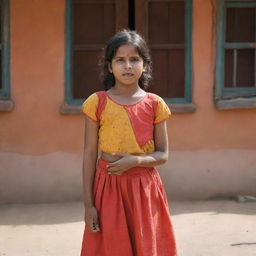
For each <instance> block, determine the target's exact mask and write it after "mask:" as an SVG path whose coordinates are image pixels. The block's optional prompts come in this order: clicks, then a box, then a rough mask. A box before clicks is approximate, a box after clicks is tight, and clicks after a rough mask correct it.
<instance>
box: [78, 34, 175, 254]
mask: <svg viewBox="0 0 256 256" xmlns="http://www.w3.org/2000/svg"><path fill="white" fill-rule="evenodd" d="M103 70H104V85H105V91H99V92H96V93H94V94H92V95H91V96H89V97H88V98H87V99H86V101H85V102H84V103H83V113H84V114H85V126H86V127H85V147H84V162H83V183H84V206H85V229H84V236H83V243H82V251H81V256H176V255H177V251H176V245H175V239H174V234H173V228H172V224H171V220H170V213H169V208H168V202H167V198H166V193H165V190H164V187H163V184H162V181H161V179H160V176H159V173H158V171H157V170H156V169H155V168H154V167H155V166H156V165H161V164H164V163H165V162H166V161H167V158H168V137H167V128H166V120H167V119H168V117H169V115H170V110H169V108H168V106H167V105H166V104H165V102H164V101H163V99H162V98H160V97H159V96H157V95H155V94H153V93H148V92H146V91H145V89H147V86H148V81H149V80H150V78H151V60H150V56H149V51H148V48H147V45H146V43H145V41H144V40H143V39H142V37H141V36H140V35H139V34H137V33H136V32H135V31H129V30H123V31H121V32H119V33H117V34H116V35H115V36H114V37H112V38H111V39H110V41H109V42H108V44H107V46H106V48H105V55H104V60H103ZM98 148H99V150H98ZM98 152H100V155H99V157H98Z"/></svg>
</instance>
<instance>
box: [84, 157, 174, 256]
mask: <svg viewBox="0 0 256 256" xmlns="http://www.w3.org/2000/svg"><path fill="white" fill-rule="evenodd" d="M108 163H109V162H107V161H104V160H102V159H99V161H98V167H97V170H96V174H95V179H94V186H93V192H94V205H95V207H96V209H97V211H98V217H99V226H100V231H99V232H96V233H94V232H91V231H90V229H89V227H86V226H85V229H84V235H83V241H82V249H81V256H177V251H176V244H175V238H174V232H173V227H172V223H171V219H170V212H169V208H168V201H167V197H166V193H165V190H164V187H163V184H162V181H161V178H160V176H159V173H158V171H157V170H156V169H155V168H145V167H135V168H132V169H129V170H127V171H126V172H124V173H123V174H122V175H119V176H116V175H109V174H108V173H107V168H106V165H107V164H108Z"/></svg>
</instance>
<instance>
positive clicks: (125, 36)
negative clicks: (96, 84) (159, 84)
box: [99, 29, 152, 90]
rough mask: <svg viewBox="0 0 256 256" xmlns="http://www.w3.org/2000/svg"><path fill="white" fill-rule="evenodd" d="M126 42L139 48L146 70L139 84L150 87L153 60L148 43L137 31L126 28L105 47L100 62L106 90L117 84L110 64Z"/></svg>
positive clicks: (142, 86) (145, 87)
mask: <svg viewBox="0 0 256 256" xmlns="http://www.w3.org/2000/svg"><path fill="white" fill-rule="evenodd" d="M126 44H131V45H133V46H134V47H135V48H136V49H137V51H138V54H139V55H140V57H141V58H142V59H143V65H144V68H145V71H144V72H143V73H142V75H141V77H140V79H139V86H140V87H141V88H142V89H144V90H146V89H148V87H149V81H150V79H151V78H152V75H151V73H152V61H151V58H150V55H149V49H148V47H147V44H146V42H145V40H144V39H143V38H142V37H141V36H140V35H139V34H138V33H137V32H136V31H131V30H126V29H124V30H122V31H120V32H118V33H116V34H115V35H114V36H113V37H112V38H111V39H110V40H109V41H108V43H107V45H106V47H105V48H104V49H103V54H102V58H101V60H100V63H99V64H100V66H101V71H102V73H101V78H102V80H103V84H104V88H105V90H108V89H110V88H111V87H113V86H114V85H115V77H114V75H113V74H112V73H110V72H109V68H108V66H109V64H110V63H111V62H112V59H113V57H114V56H115V54H116V51H117V49H118V48H119V47H120V46H122V45H126Z"/></svg>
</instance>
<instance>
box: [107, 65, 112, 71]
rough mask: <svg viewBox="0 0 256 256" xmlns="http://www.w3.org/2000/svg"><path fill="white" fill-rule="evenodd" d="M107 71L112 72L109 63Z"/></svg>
mask: <svg viewBox="0 0 256 256" xmlns="http://www.w3.org/2000/svg"><path fill="white" fill-rule="evenodd" d="M108 71H109V72H110V73H112V68H111V63H108Z"/></svg>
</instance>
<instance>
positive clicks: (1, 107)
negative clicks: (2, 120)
mask: <svg viewBox="0 0 256 256" xmlns="http://www.w3.org/2000/svg"><path fill="white" fill-rule="evenodd" d="M13 109H14V103H13V101H12V100H10V99H9V100H4V99H0V112H9V111H12V110H13Z"/></svg>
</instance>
